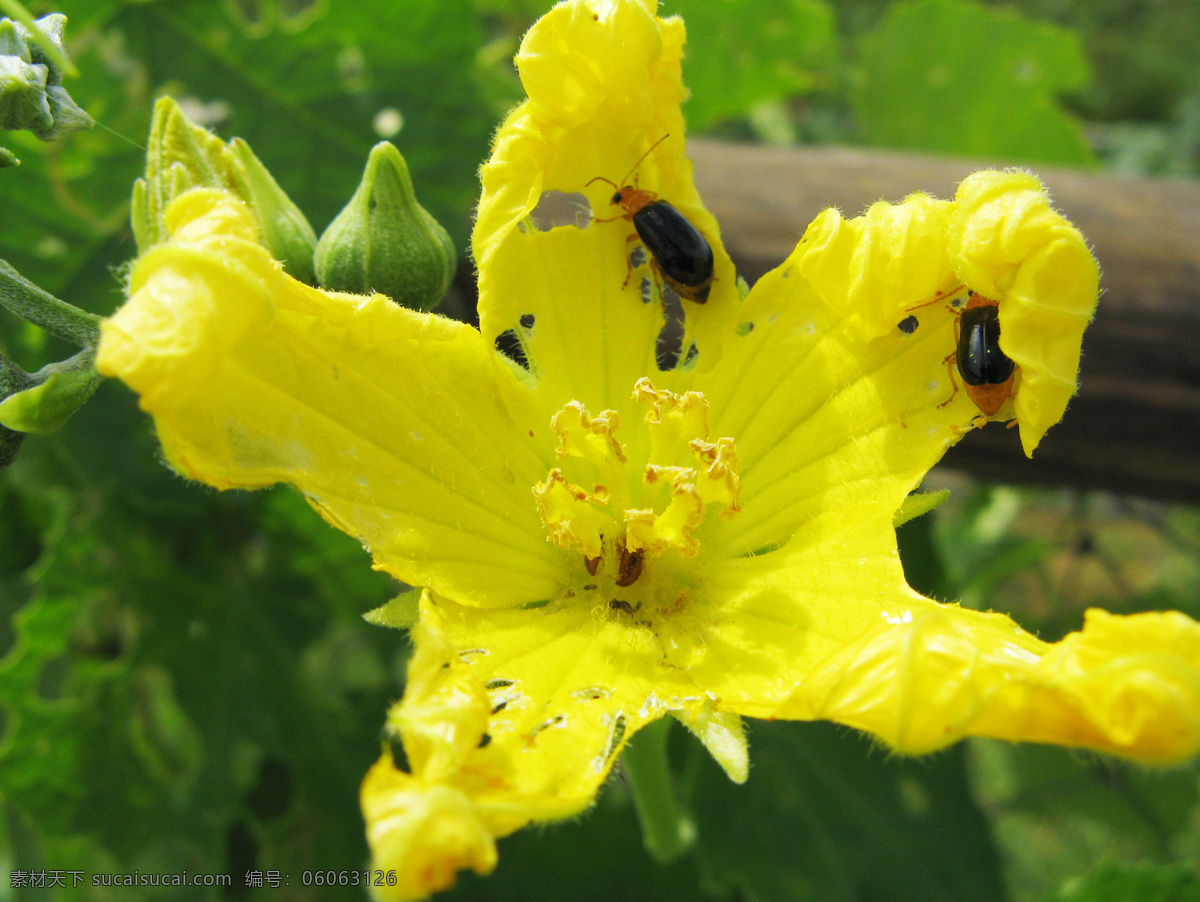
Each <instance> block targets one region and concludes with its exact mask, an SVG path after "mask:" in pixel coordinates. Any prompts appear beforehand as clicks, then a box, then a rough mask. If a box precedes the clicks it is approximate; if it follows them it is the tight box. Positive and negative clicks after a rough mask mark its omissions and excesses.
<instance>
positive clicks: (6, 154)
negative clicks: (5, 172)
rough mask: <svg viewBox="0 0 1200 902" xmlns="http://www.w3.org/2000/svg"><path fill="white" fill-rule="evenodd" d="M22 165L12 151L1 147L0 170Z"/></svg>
mask: <svg viewBox="0 0 1200 902" xmlns="http://www.w3.org/2000/svg"><path fill="white" fill-rule="evenodd" d="M20 165H21V161H20V160H18V159H17V157H16V155H15V154H14V153H13V152H12V151H11V150H8V149H7V148H4V147H0V169H4V168H5V167H6V166H20Z"/></svg>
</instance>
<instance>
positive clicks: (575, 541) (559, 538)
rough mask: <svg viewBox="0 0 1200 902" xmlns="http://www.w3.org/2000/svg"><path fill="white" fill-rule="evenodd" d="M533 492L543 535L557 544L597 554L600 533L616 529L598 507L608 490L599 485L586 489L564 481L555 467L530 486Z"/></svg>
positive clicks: (591, 555)
mask: <svg viewBox="0 0 1200 902" xmlns="http://www.w3.org/2000/svg"><path fill="white" fill-rule="evenodd" d="M533 496H534V498H535V499H536V500H537V508H538V514H539V516H541V518H542V523H543V524H544V525H545V527H546V535H547V537H548V538H549V539H550V541H551V542H553V543H554V544H555V545H557V546H559V547H560V548H565V549H567V550H571V549H577V550H579V551H582V552H583V554H584V556H585V557H586V558H598V557H599V556H600V553H601V551H602V550H603V545H604V533H605V532H609V533H613V532H616V531H618V527H617V524H616V522H615V521H614V520H613V518H612V517H611V516H609V515H608V514H606V513H605V512H604V511H603V510H601V508H603V507H605V506H607V505H608V490H607V489H606V488H605V487H604V486H603V485H597V486H596V487H595V488H594V489H593V490H592V491H590V492H589V491H587V490H586V489H583V488H580V487H579V486H577V485H574V484H573V483H571V482H568V481H567V478H566V477H565V476H563V474H562V470H559V469H558V468H557V467H556V468H554V469H552V470H551V471H550V472H549V473H548V474H547V475H546V481H545V482H539V483H538V484H537V485H535V486H534V487H533Z"/></svg>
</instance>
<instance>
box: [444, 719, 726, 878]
mask: <svg viewBox="0 0 1200 902" xmlns="http://www.w3.org/2000/svg"><path fill="white" fill-rule="evenodd" d="M675 732H676V733H680V734H681V733H682V732H683V731H682V730H676V731H675ZM689 741H692V740H689ZM435 898H436V899H438V900H445V902H467V900H471V902H529V900H531V899H536V900H538V902H612V900H614V899H630V900H634V899H637V900H643V899H644V900H656V902H668V900H675V899H677V900H681V902H701V900H703V899H704V898H705V894H704V891H703V890H702V889H701V886H700V883H699V880H698V878H697V875H696V863H695V860H694V859H692V858H685V859H683V860H682V861H678V862H676V863H675V864H673V865H670V866H667V867H664V866H663V865H660V864H658V863H657V862H656V861H654V859H652V858H651V857H650V855H649V853H648V852H646V850H645V848H643V846H642V831H641V829H640V828H639V827H638V822H637V818H636V816H635V815H634V811H633V805H632V803H631V800H630V797H629V791H628V787H627V786H626V784H625V782H624V779H623V778H622V777H621V776H620V775H619V772H618V774H617V775H616V776H614V777H613V778H611V779H610V780H609V782H608V785H607V786H605V787H604V789H603V790H602V791H601V793H600V798H599V800H598V801H597V803H596V805H595V807H594V808H592V810H590V811H588V812H587V813H586V814H583V815H581V816H580V817H578V818H576V819H575V820H573V821H567V822H564V823H561V824H549V825H547V826H546V827H544V828H542V829H538V830H522V831H521V832H519V833H516V834H514V835H512V836H510V837H508V838H506V839H503V840H501V841H500V864H499V865H498V866H497V868H496V870H495V871H494V872H493V873H492V874H491V875H490V876H488V877H477V876H476V875H475V874H473V873H470V872H467V873H463V874H462V875H461V876H460V877H459V881H458V886H456V887H455V888H454V889H453V890H451V891H450V892H447V893H444V894H439V895H438V896H436V897H435Z"/></svg>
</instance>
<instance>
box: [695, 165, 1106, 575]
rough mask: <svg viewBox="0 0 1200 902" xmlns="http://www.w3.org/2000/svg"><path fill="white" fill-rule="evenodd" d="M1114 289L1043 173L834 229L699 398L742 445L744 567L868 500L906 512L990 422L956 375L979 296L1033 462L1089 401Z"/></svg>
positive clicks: (755, 297) (774, 276) (735, 525)
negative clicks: (1093, 340)
mask: <svg viewBox="0 0 1200 902" xmlns="http://www.w3.org/2000/svg"><path fill="white" fill-rule="evenodd" d="M1096 273H1097V269H1096V263H1095V260H1094V259H1093V258H1092V256H1091V254H1090V253H1089V252H1088V250H1087V246H1086V244H1085V243H1084V242H1083V239H1082V237H1081V236H1080V235H1079V232H1078V231H1077V230H1076V229H1075V228H1074V227H1073V226H1071V224H1070V223H1068V222H1067V221H1066V220H1064V219H1063V218H1062V217H1061V216H1059V215H1058V214H1057V213H1055V212H1054V211H1053V210H1052V209H1051V208H1050V206H1049V202H1048V200H1047V198H1046V195H1045V192H1044V191H1043V190H1042V189H1041V186H1040V185H1039V184H1038V182H1037V181H1036V179H1034V178H1033V177H1032V176H1030V175H1028V174H1025V173H1000V172H981V173H977V174H975V175H973V176H971V177H970V178H968V179H967V180H965V181H964V182H963V185H962V187H961V188H960V190H959V195H958V197H957V199H956V200H955V201H954V202H952V203H951V202H945V201H937V200H933V199H931V198H929V197H926V196H925V195H920V194H917V195H913V196H911V197H909V198H908V199H907V200H906V201H905V202H904V203H902V204H898V205H891V204H885V203H878V204H875V205H874V206H872V207H871V209H870V210H868V211H867V213H866V214H865V215H864V216H862V217H859V218H856V219H851V220H844V219H842V217H841V216H840V214H838V213H837V212H836V211H834V210H827V211H825V212H824V213H822V214H821V215H820V216H818V217H817V219H816V220H814V222H813V224H812V225H811V226H810V227H809V229H808V230H807V232H806V233H805V236H804V238H803V239H802V240H801V243H800V245H799V246H798V247H797V248H796V250H795V251H794V252H793V254H792V255H791V256H790V257H789V258H788V259H787V261H785V262H784V264H783V265H782V266H781V267H780V268H779V269H777V270H775V271H773V272H771V273H768V274H767V275H766V276H764V277H763V278H762V279H760V280H759V282H758V283H757V284H756V285H755V286H754V289H753V290H752V291H751V292H750V295H749V296H748V297H747V299H746V302H745V304H744V305H743V308H742V310H741V311H740V313H739V316H738V318H739V320H740V322H739V323H738V324H737V325H736V327H735V328H734V329H732V330H730V333H729V335H728V336H727V338H726V343H725V346H724V348H723V349H722V351H721V353H720V355H715V356H714V357H710V358H709V359H707V360H705V359H704V358H703V357H702V359H701V362H700V364H699V366H698V367H697V371H696V373H695V375H694V379H693V382H692V383H691V384H693V385H694V386H695V387H697V388H701V389H703V391H704V392H705V394H706V396H707V397H708V399H709V402H710V404H711V406H712V411H713V414H714V416H713V426H712V431H713V434H714V435H718V436H721V435H728V436H732V437H733V438H734V440H735V441H736V442H737V448H738V455H739V460H740V463H741V468H742V470H741V481H742V495H741V505H742V513H741V515H740V516H739V517H738V518H737V519H736V520H734V521H732V522H731V523H730V525H729V528H728V529H727V530H725V531H723V533H722V538H723V540H725V541H726V542H728V547H727V553H728V554H730V555H732V556H737V555H741V554H746V553H748V552H752V551H757V550H760V549H763V548H767V547H770V546H772V545H779V544H781V543H782V542H784V541H786V540H787V538H788V536H790V535H791V534H792V532H794V531H795V529H796V528H797V527H798V526H799V524H801V523H803V522H804V520H805V519H806V518H807V517H809V516H812V515H814V514H815V513H816V512H819V511H821V510H828V509H830V508H837V507H838V506H840V505H843V504H853V503H856V502H857V501H859V500H862V499H865V498H867V497H876V498H879V499H885V498H886V499H887V503H893V502H894V503H895V504H896V505H897V506H898V505H899V503H900V501H901V499H903V498H904V497H905V496H906V495H907V494H908V493H909V492H910V491H912V490H913V488H915V487H916V485H917V483H918V482H919V481H920V479H921V478H922V477H923V475H924V474H925V472H926V471H928V469H929V468H930V467H931V466H932V465H933V464H934V463H935V462H936V461H937V460H938V459H939V458H940V457H941V456H942V454H943V453H944V452H945V450H946V449H947V448H948V447H950V446H951V445H952V444H954V443H955V442H957V441H958V440H959V439H960V438H961V436H962V435H963V434H964V433H965V432H967V431H969V430H970V429H971V428H973V426H974V425H977V424H980V423H982V422H983V421H984V420H986V419H987V417H986V416H985V415H984V414H983V413H982V412H981V410H980V409H979V407H977V406H976V404H975V402H974V401H973V400H972V399H971V397H969V395H968V392H967V391H965V390H959V388H960V387H961V383H962V379H961V376H957V375H955V373H954V372H952V368H953V367H954V362H953V361H954V353H955V349H956V344H955V335H956V331H955V330H956V321H957V319H958V317H959V315H960V311H959V310H958V309H955V308H953V307H951V306H950V305H949V303H948V301H949V300H950V298H951V297H956V298H957V299H958V300H959V301H960V302H962V303H964V304H965V302H966V299H967V290H968V289H970V290H974V291H977V292H979V293H980V294H981V295H983V296H986V297H988V298H992V299H994V300H996V301H997V303H998V304H999V317H1000V321H1001V326H1002V332H1001V339H1000V343H1001V345H1002V347H1003V349H1004V351H1005V352H1006V353H1008V354H1009V355H1010V356H1011V357H1012V359H1013V360H1014V361H1016V363H1017V375H1016V387H1015V389H1014V391H1015V400H1014V401H1013V402H1012V403H1011V404H1005V405H1004V406H1003V407H1002V408H1001V409H1000V412H999V414H998V416H999V417H1000V418H1007V417H1008V416H1009V415H1007V414H1006V411H1010V410H1011V411H1014V412H1015V414H1016V416H1017V418H1018V421H1019V423H1020V425H1021V429H1022V440H1023V442H1024V444H1025V448H1026V450H1027V451H1032V448H1033V447H1034V446H1035V445H1036V444H1037V441H1038V440H1040V438H1041V435H1042V434H1043V433H1044V432H1045V431H1046V429H1047V428H1049V426H1050V425H1051V424H1052V423H1053V422H1055V421H1057V419H1058V418H1059V417H1060V416H1061V415H1062V412H1063V410H1064V409H1065V405H1066V400H1067V398H1068V397H1069V396H1070V394H1071V393H1072V392H1073V391H1074V385H1075V372H1076V370H1077V368H1078V360H1079V344H1080V340H1081V338H1082V333H1083V328H1084V326H1086V324H1087V321H1088V319H1089V318H1090V316H1091V312H1092V310H1093V309H1094V307H1095V304H1096V298H1097V282H1096ZM1048 336H1049V337H1048ZM956 386H958V387H959V388H956Z"/></svg>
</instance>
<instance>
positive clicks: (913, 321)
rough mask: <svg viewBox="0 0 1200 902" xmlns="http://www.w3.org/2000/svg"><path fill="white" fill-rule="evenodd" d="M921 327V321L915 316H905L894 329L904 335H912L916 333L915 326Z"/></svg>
mask: <svg viewBox="0 0 1200 902" xmlns="http://www.w3.org/2000/svg"><path fill="white" fill-rule="evenodd" d="M919 325H921V321H920V320H919V319H917V318H916V317H915V316H906V317H904V319H902V320H900V322H899V323H897V324H896V328H897V329H899V330H900V331H901V332H903V333H904V334H905V335H912V334H913V333H914V332H916V331H917V326H919Z"/></svg>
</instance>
